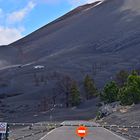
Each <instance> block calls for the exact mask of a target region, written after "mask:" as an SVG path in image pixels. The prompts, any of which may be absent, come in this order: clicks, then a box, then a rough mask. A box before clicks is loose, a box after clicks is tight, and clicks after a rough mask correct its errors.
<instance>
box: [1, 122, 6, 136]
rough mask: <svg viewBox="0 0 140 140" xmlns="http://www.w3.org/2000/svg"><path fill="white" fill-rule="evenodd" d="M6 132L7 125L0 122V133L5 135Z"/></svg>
mask: <svg viewBox="0 0 140 140" xmlns="http://www.w3.org/2000/svg"><path fill="white" fill-rule="evenodd" d="M6 131H7V123H3V122H0V133H2V134H5V133H6Z"/></svg>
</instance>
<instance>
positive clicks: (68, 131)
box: [40, 126, 126, 140]
mask: <svg viewBox="0 0 140 140" xmlns="http://www.w3.org/2000/svg"><path fill="white" fill-rule="evenodd" d="M75 130H76V127H73V126H62V127H60V128H56V129H54V130H52V131H51V132H49V133H48V134H47V135H46V136H44V137H43V138H41V139H40V140H80V138H79V137H77V136H76V134H75ZM85 140H126V139H125V138H123V137H120V136H118V135H116V134H114V133H112V132H110V131H109V130H106V129H104V128H98V127H94V128H88V136H87V137H86V138H85Z"/></svg>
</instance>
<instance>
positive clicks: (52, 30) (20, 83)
mask: <svg viewBox="0 0 140 140" xmlns="http://www.w3.org/2000/svg"><path fill="white" fill-rule="evenodd" d="M88 6H89V7H88ZM88 6H85V7H84V8H81V7H80V10H77V9H79V8H77V9H76V11H78V12H76V11H72V12H70V13H68V14H66V15H65V16H63V17H61V18H59V19H57V20H56V21H54V22H53V23H50V24H49V25H46V26H44V27H43V28H41V29H39V30H37V31H35V32H33V33H32V34H30V35H28V36H27V37H25V38H23V39H21V40H19V41H17V42H14V43H12V44H10V45H9V46H5V48H4V49H3V48H0V50H2V51H0V59H1V64H3V65H4V62H6V64H5V65H10V64H19V63H21V62H22V63H30V62H33V63H34V64H32V65H28V66H25V67H23V68H21V69H16V68H13V69H12V70H9V69H8V70H7V71H6V70H5V71H0V74H1V75H2V76H3V77H5V78H6V79H7V80H8V84H9V87H8V88H7V89H6V88H3V89H1V90H0V92H2V93H3V92H11V91H12V92H13V93H14V92H19V91H20V92H21V93H24V94H22V95H21V96H18V97H16V98H12V100H13V101H14V103H15V101H19V102H20V104H22V103H23V104H25V101H29V102H30V100H33V99H34V100H36V101H37V100H38V99H39V97H41V96H44V94H49V93H51V92H49V91H50V89H51V88H53V86H52V85H53V84H51V83H50V84H48V86H45V87H44V86H40V87H34V84H33V73H34V70H33V66H34V65H38V64H39V65H45V72H43V73H45V74H46V75H49V73H50V72H54V71H57V72H60V73H63V74H64V73H66V74H70V75H71V76H73V77H74V78H75V79H76V80H78V81H81V80H82V79H83V76H84V75H85V74H87V73H91V74H92V75H93V77H94V78H95V79H96V82H97V84H98V86H99V87H103V85H104V83H105V81H106V80H110V78H112V76H113V75H114V74H115V73H116V72H117V71H119V70H121V69H134V68H139V67H140V55H139V52H140V26H139V25H140V1H139V0H106V1H104V2H103V3H101V4H100V5H97V6H95V4H93V5H88ZM81 9H82V10H81ZM6 48H7V51H6ZM19 48H20V49H19ZM2 52H3V53H2ZM10 53H11V54H10ZM20 53H21V54H20ZM4 54H6V55H7V57H5V56H6V55H4ZM22 57H23V58H22ZM3 65H0V66H1V67H2V66H3ZM41 74H42V73H41ZM53 82H54V81H53ZM53 82H52V83H53ZM46 91H47V93H46ZM25 93H26V94H25ZM21 101H22V102H21ZM9 102H10V101H9Z"/></svg>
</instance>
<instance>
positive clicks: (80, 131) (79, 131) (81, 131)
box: [78, 130, 86, 133]
mask: <svg viewBox="0 0 140 140" xmlns="http://www.w3.org/2000/svg"><path fill="white" fill-rule="evenodd" d="M78 133H86V131H85V130H78Z"/></svg>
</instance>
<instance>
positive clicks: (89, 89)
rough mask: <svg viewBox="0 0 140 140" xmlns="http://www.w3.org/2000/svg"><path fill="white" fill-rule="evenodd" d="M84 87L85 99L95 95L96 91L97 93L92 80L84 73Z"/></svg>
mask: <svg viewBox="0 0 140 140" xmlns="http://www.w3.org/2000/svg"><path fill="white" fill-rule="evenodd" d="M84 88H85V91H86V99H87V100H88V99H91V98H93V97H96V96H97V94H98V93H97V89H96V86H95V83H94V80H93V79H92V78H91V77H90V76H89V75H86V77H85V79H84Z"/></svg>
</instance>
